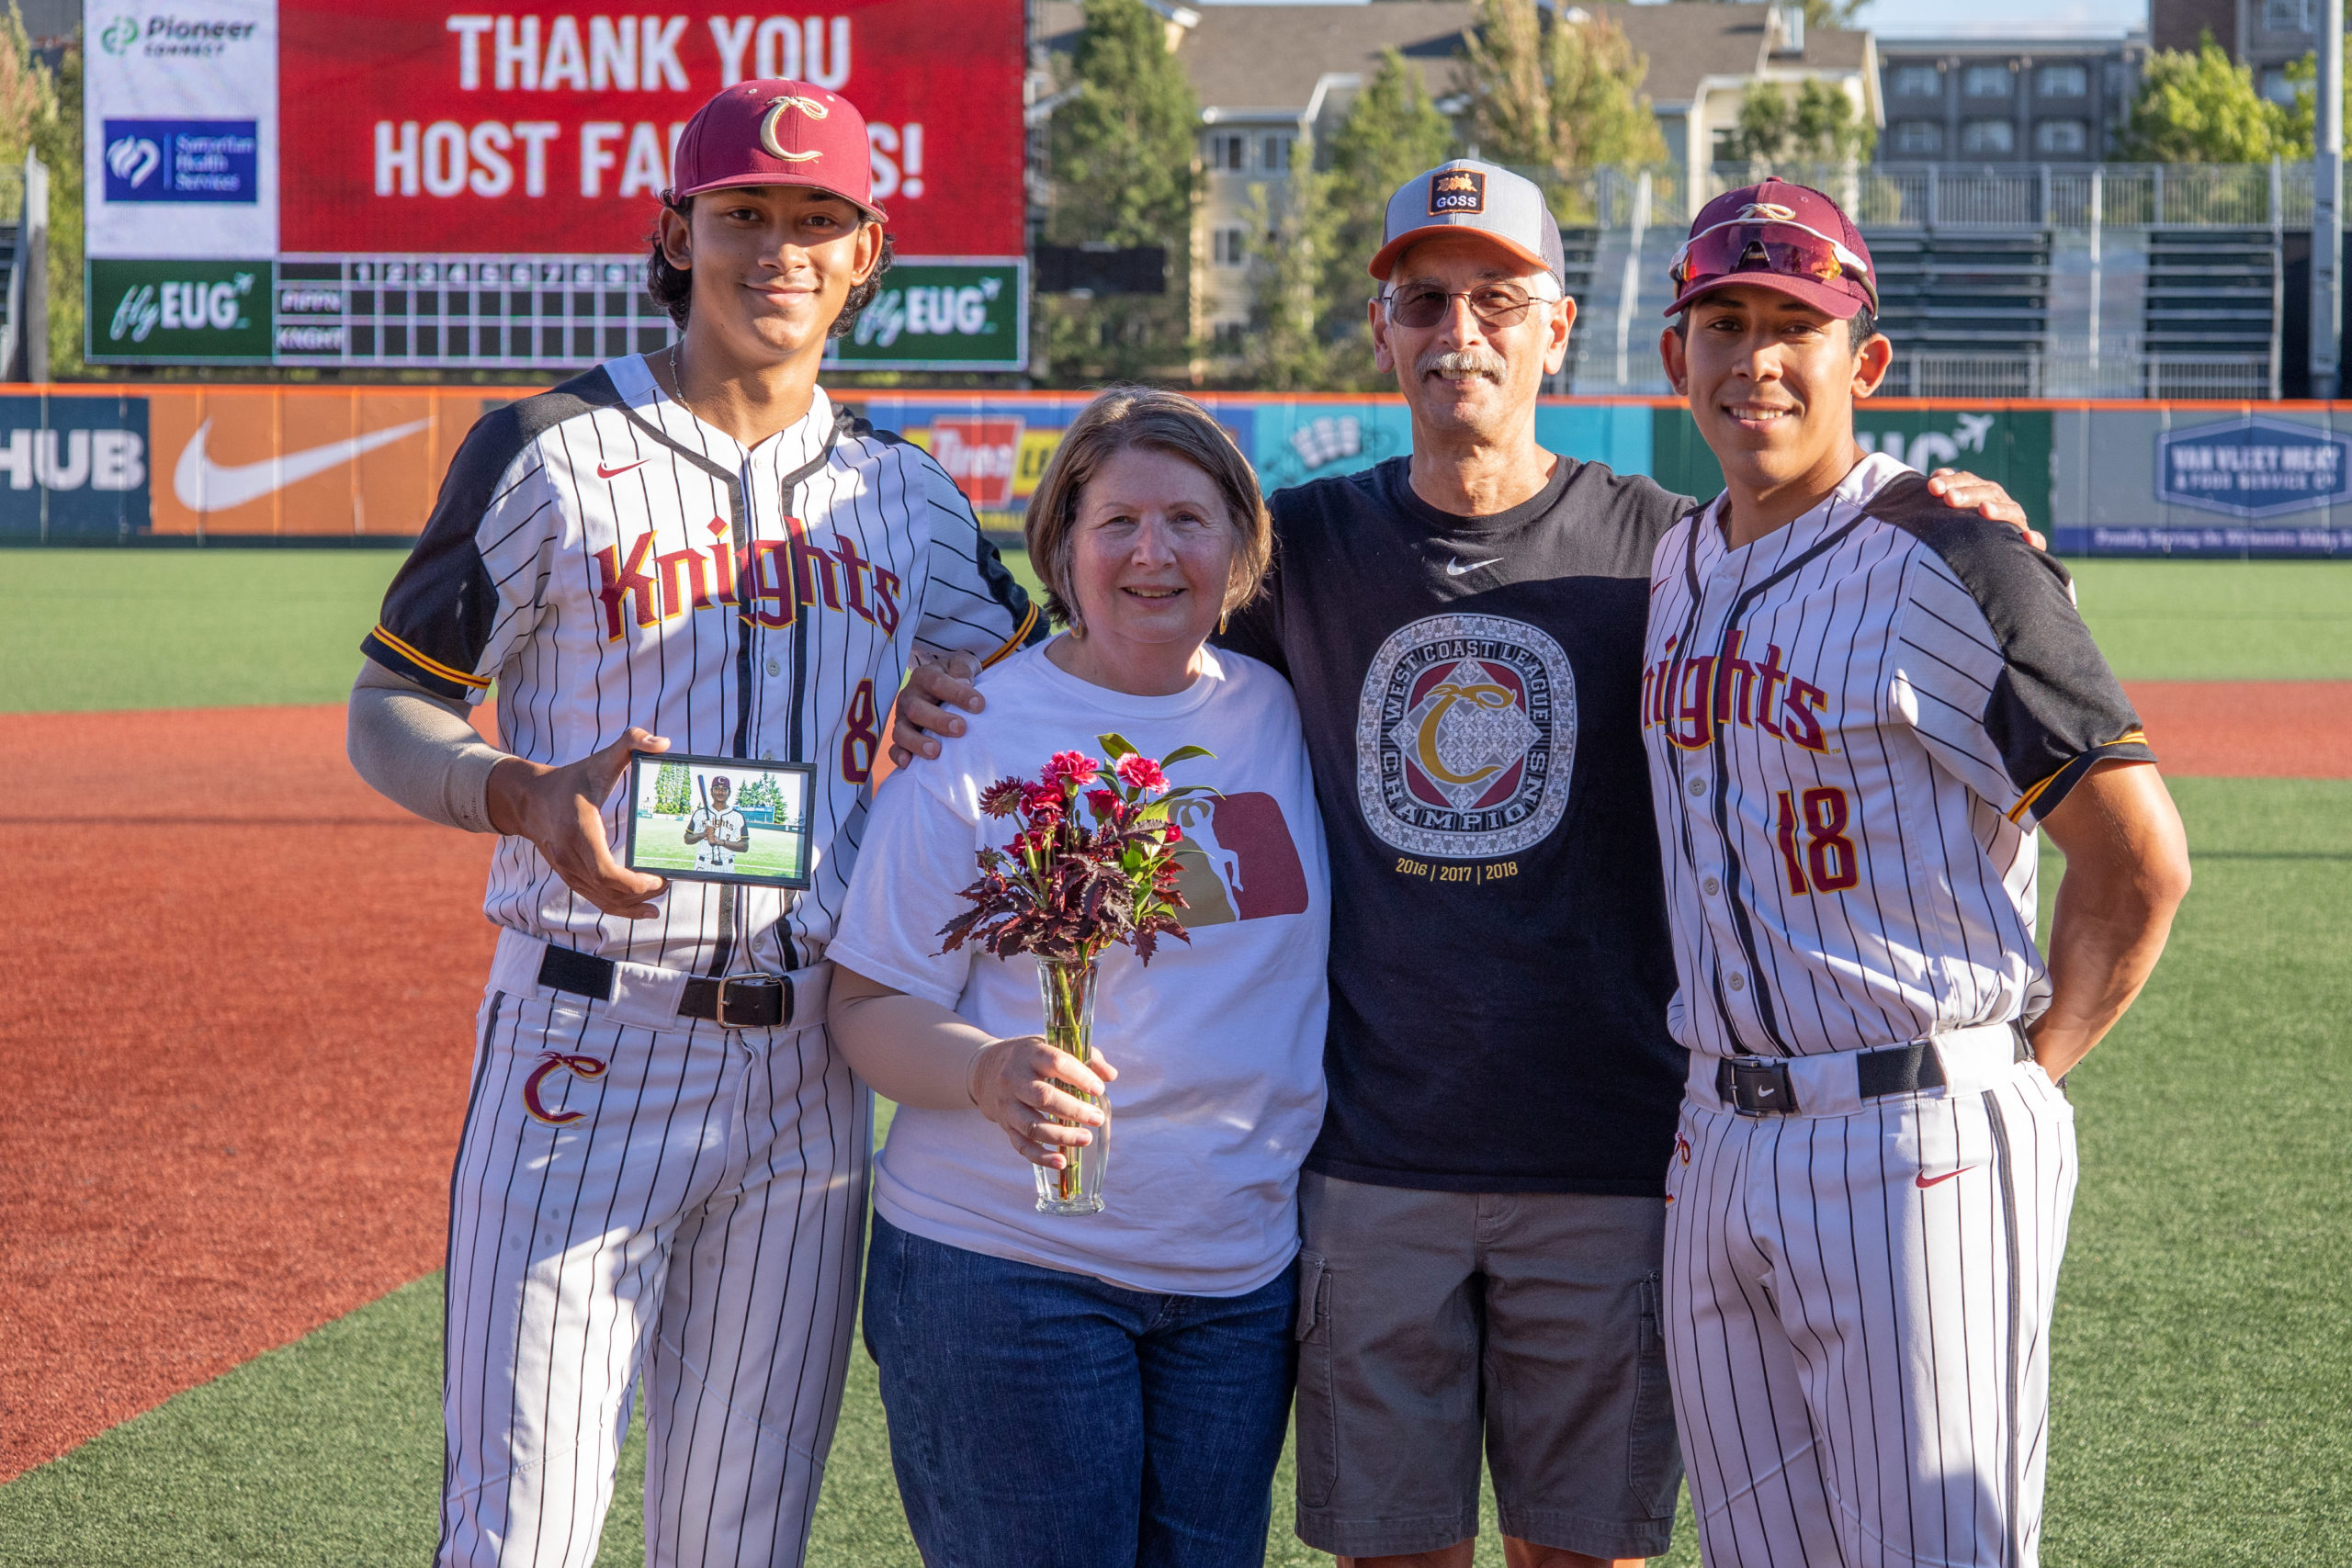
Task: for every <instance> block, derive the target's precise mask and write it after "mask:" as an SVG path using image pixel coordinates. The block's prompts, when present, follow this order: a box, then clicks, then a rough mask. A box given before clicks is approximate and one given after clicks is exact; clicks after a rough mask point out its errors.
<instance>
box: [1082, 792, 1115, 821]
mask: <svg viewBox="0 0 2352 1568" xmlns="http://www.w3.org/2000/svg"><path fill="white" fill-rule="evenodd" d="M1086 804H1087V805H1088V806H1089V807H1091V808H1092V809H1093V812H1094V815H1095V816H1097V817H1109V816H1112V815H1114V813H1115V812H1116V811H1117V810H1118V808H1119V797H1118V795H1115V794H1114V793H1113V792H1112V791H1110V790H1107V789H1090V790H1088V791H1087V792H1086Z"/></svg>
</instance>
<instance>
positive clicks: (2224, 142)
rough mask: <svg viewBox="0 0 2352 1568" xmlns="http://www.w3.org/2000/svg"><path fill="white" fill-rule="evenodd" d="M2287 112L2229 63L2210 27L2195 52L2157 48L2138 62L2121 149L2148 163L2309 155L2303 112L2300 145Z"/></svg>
mask: <svg viewBox="0 0 2352 1568" xmlns="http://www.w3.org/2000/svg"><path fill="white" fill-rule="evenodd" d="M2295 130H2296V128H2295V126H2294V124H2293V116H2292V113H2291V111H2290V110H2288V109H2287V108H2285V107H2281V106H2279V105H2278V104H2274V103H2272V102H2270V101H2269V100H2268V99H2267V98H2265V97H2264V96H2262V95H2261V94H2260V93H2257V92H2256V91H2255V88H2254V73H2253V71H2252V70H2251V69H2250V68H2248V67H2246V66H2244V65H2236V64H2233V63H2232V62H2231V61H2230V57H2229V56H2228V55H2227V54H2226V53H2224V52H2222V47H2221V45H2219V44H2217V43H2215V42H2214V41H2213V35H2212V34H2211V33H2207V34H2206V35H2205V36H2204V37H2203V38H2202V39H2199V42H2198V46H2197V49H2196V51H2195V52H2193V53H2192V52H2190V51H2188V50H2157V51H2154V52H2152V53H2151V54H2150V55H2149V56H2148V58H2147V62H2146V63H2145V64H2144V65H2143V67H2142V68H2141V73H2140V96H2138V97H2137V98H2135V99H2133V100H2132V104H2131V114H2130V115H2129V117H2127V118H2126V119H2125V121H2124V126H2123V133H2122V136H2121V137H2120V140H2119V144H2118V151H2119V152H2120V154H2121V156H2123V157H2125V158H2129V159H2134V160H2138V161H2141V162H2145V163H2153V164H2262V163H2267V162H2269V160H2270V159H2271V157H2272V156H2274V155H2276V156H2278V157H2281V158H2304V157H2309V156H2310V155H2311V123H2310V117H2309V113H2308V111H2305V113H2304V116H2303V122H2302V126H2301V144H2300V146H2299V145H2298V144H2297V137H2296V134H2295Z"/></svg>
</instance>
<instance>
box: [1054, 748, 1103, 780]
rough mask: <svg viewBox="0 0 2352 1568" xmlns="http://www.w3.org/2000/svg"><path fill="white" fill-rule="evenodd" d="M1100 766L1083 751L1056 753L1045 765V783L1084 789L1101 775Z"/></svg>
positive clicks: (1100, 764)
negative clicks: (1071, 785)
mask: <svg viewBox="0 0 2352 1568" xmlns="http://www.w3.org/2000/svg"><path fill="white" fill-rule="evenodd" d="M1102 772H1103V764H1102V763H1101V762H1099V761H1096V760H1095V759H1093V758H1092V757H1090V756H1088V755H1087V754H1086V753H1085V752H1083V751H1057V752H1055V753H1054V756H1053V760H1052V761H1049V762H1047V763H1046V773H1045V782H1046V784H1074V785H1076V786H1077V787H1078V788H1080V789H1084V788H1085V787H1086V786H1087V785H1088V784H1092V783H1093V782H1094V781H1095V779H1096V778H1097V777H1098V776H1099V775H1100V774H1101V773H1102Z"/></svg>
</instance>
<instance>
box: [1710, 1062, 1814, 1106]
mask: <svg viewBox="0 0 2352 1568" xmlns="http://www.w3.org/2000/svg"><path fill="white" fill-rule="evenodd" d="M1730 1066H1731V1092H1730V1093H1729V1094H1728V1095H1725V1096H1724V1098H1725V1099H1726V1100H1730V1101H1731V1107H1732V1109H1733V1110H1734V1111H1738V1112H1739V1113H1740V1114H1741V1115H1742V1116H1786V1115H1788V1114H1790V1113H1791V1112H1792V1111H1795V1110H1796V1108H1797V1091H1796V1089H1795V1087H1794V1086H1793V1085H1792V1084H1791V1083H1790V1081H1789V1065H1788V1064H1787V1063H1786V1062H1776V1061H1772V1060H1770V1059H1768V1058H1765V1057H1760V1056H1736V1057H1734V1058H1732V1061H1731V1064H1730Z"/></svg>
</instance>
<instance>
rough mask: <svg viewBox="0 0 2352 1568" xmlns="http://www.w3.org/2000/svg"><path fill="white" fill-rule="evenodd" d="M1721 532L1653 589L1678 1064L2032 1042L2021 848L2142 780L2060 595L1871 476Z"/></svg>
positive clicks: (2048, 571) (2127, 721)
mask: <svg viewBox="0 0 2352 1568" xmlns="http://www.w3.org/2000/svg"><path fill="white" fill-rule="evenodd" d="M1722 505H1723V503H1722V502H1721V501H1720V500H1719V501H1717V502H1715V503H1714V504H1713V505H1712V506H1709V507H1707V508H1705V509H1703V510H1702V511H1701V512H1699V513H1694V514H1693V515H1692V516H1691V517H1688V518H1685V519H1684V520H1683V521H1682V522H1680V523H1679V524H1678V525H1676V526H1675V528H1674V529H1673V531H1672V532H1670V533H1668V535H1667V536H1666V537H1665V538H1664V539H1663V540H1661V541H1660V542H1659V545H1658V548H1657V558H1656V560H1655V562H1654V563H1653V566H1652V569H1651V574H1650V615H1649V631H1648V637H1647V646H1646V649H1645V655H1644V660H1643V662H1644V666H1645V669H1644V674H1643V682H1642V686H1643V690H1642V729H1643V735H1644V739H1645V742H1646V745H1647V750H1648V753H1649V763H1650V783H1651V795H1652V798H1653V801H1654V803H1655V806H1656V808H1657V827H1658V838H1659V840H1660V844H1661V850H1662V854H1663V858H1664V862H1665V867H1666V886H1667V898H1668V906H1669V908H1671V909H1672V910H1673V915H1674V921H1673V923H1674V958H1675V966H1676V971H1677V978H1678V980H1679V991H1678V993H1677V995H1676V998H1675V1000H1674V1003H1673V1005H1672V1007H1671V1008H1670V1009H1669V1010H1668V1023H1669V1026H1670V1027H1671V1028H1672V1029H1673V1031H1674V1034H1675V1037H1676V1038H1677V1039H1678V1040H1679V1041H1680V1042H1681V1043H1683V1044H1684V1045H1686V1046H1688V1047H1690V1048H1691V1050H1694V1051H1700V1052H1703V1053H1706V1054H1708V1055H1717V1056H1731V1055H1743V1054H1748V1055H1813V1054H1815V1053H1819V1052H1827V1051H1849V1050H1858V1049H1863V1048H1868V1047H1871V1046H1879V1045H1890V1044H1897V1043H1903V1042H1905V1041H1911V1040H1917V1039H1922V1038H1925V1037H1926V1036H1928V1035H1929V1034H1932V1033H1935V1032H1939V1031H1944V1030H1950V1029H1958V1028H1963V1027H1966V1026H1969V1025H1972V1024H1980V1023H2000V1022H2004V1021H2010V1020H2015V1019H2027V1020H2030V1019H2032V1018H2034V1017H2037V1016H2039V1014H2040V1012H2041V1009H2042V1008H2043V1007H2045V1006H2046V1005H2047V996H2048V990H2049V978H2048V973H2047V971H2046V969H2045V968H2044V966H2043V964H2042V962H2041V955H2040V954H2039V953H2038V952H2037V951H2036V950H2035V947H2034V940H2033V931H2034V914H2035V904H2034V898H2035V873H2036V868H2037V862H2038V856H2037V853H2036V840H2035V832H2034V828H2035V824H2036V823H2037V822H2038V821H2039V820H2040V819H2041V817H2043V816H2045V815H2047V814H2048V813H2049V812H2050V811H2051V810H2052V809H2053V808H2054V807H2056V806H2057V805H2058V803H2059V802H2060V801H2061V800H2063V799H2064V798H2065V795H2066V794H2067V792H2068V791H2070V790H2071V789H2073V788H2074V786H2075V784H2077V783H2079V782H2080V781H2081V779H2082V778H2083V777H2084V775H2085V774H2086V773H2088V772H2089V770H2090V768H2091V766H2092V764H2093V763H2095V762H2097V761H2100V760H2102V759H2108V758H2115V759H2139V760H2153V758H2154V752H2153V751H2151V750H2149V748H2148V745H2147V742H2146V738H2145V737H2144V736H2143V734H2142V733H2141V729H2140V723H2139V719H2138V717H2137V716H2135V715H2134V714H2133V712H2132V710H2131V703H2130V702H2129V700H2128V699H2126V697H2125V696H2124V694H2123V689H2122V687H2121V686H2120V684H2118V682H2116V680H2115V677H2114V675H2113V674H2112V673H2111V672H2109V670H2108V667H2107V663H2106V660H2103V659H2102V658H2101V657H2100V656H2099V652H2098V648H2097V647H2096V646H2094V645H2093V643H2092V641H2091V638H2090V634H2089V633H2088V632H2087V631H2086V629H2085V628H2084V626H2083V623H2082V617H2081V616H2080V615H2078V614H2077V613H2076V612H2075V605H2074V600H2073V595H2072V592H2071V588H2070V586H2069V583H2068V580H2067V577H2066V573H2065V569H2064V567H2062V566H2060V565H2059V564H2058V563H2057V562H2056V561H2055V560H2052V558H2049V557H2048V556H2045V555H2042V554H2041V553H2039V552H2037V551H2036V550H2034V549H2033V548H2032V547H2030V546H2029V545H2028V544H2027V543H2026V542H2025V540H2024V539H2023V538H2022V537H2020V536H2018V534H2017V533H2016V531H2015V530H2013V529H2011V528H2009V527H2008V526H2007V525H2004V524H1999V523H1994V522H1989V521H1987V520H1985V519H1983V518H1979V517H1976V516H1974V515H1973V514H1971V513H1959V512H1954V511H1952V510H1951V509H1950V508H1948V507H1946V506H1944V505H1943V503H1942V502H1939V501H1938V500H1937V499H1936V498H1935V497H1933V496H1931V495H1929V494H1928V493H1927V490H1926V486H1925V481H1924V480H1922V479H1920V478H1919V477H1918V476H1917V474H1914V473H1912V472H1911V471H1910V470H1908V469H1906V468H1903V467H1902V466H1901V465H1900V464H1897V463H1895V462H1894V461H1893V460H1892V459H1891V458H1888V457H1883V456H1876V457H1868V458H1865V459H1864V460H1863V461H1862V462H1861V463H1860V464H1859V465H1857V466H1856V468H1854V471H1853V472H1852V473H1851V474H1849V475H1848V476H1847V479H1846V480H1845V482H1844V483H1843V484H1841V485H1840V486H1839V487H1838V490H1837V491H1836V492H1835V493H1834V494H1833V495H1831V496H1830V498H1829V499H1828V500H1827V501H1826V502H1824V503H1823V504H1822V505H1821V506H1819V507H1816V508H1815V510H1813V511H1812V512H1809V513H1806V514H1805V515H1804V516H1803V517H1800V518H1798V519H1797V520H1796V521H1795V522H1793V523H1792V524H1790V525H1787V526H1786V527H1783V528H1781V529H1778V530H1776V531H1774V532H1773V533H1770V534H1768V535H1766V536H1764V537H1762V538H1761V539H1758V540H1757V541H1755V542H1753V543H1751V544H1749V545H1747V546H1746V547H1742V548H1739V549H1736V550H1735V549H1731V548H1729V547H1727V545H1726V541H1725V539H1724V531H1723V526H1722V524H1721V521H1720V515H1721V509H1722Z"/></svg>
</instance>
